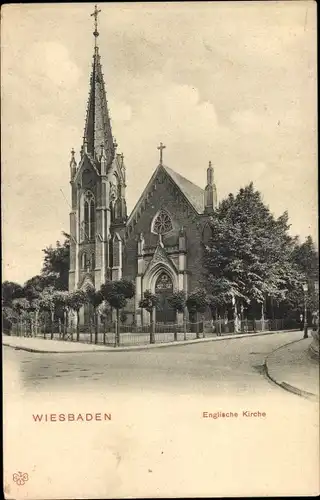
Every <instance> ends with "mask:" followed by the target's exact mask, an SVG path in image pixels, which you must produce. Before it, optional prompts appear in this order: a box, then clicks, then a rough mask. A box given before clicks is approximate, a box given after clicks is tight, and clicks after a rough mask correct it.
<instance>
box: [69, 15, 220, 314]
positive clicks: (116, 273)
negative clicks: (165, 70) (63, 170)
mask: <svg viewBox="0 0 320 500" xmlns="http://www.w3.org/2000/svg"><path fill="white" fill-rule="evenodd" d="M98 12H99V11H98V10H97V8H95V12H94V13H93V15H94V18H95V31H94V37H95V45H94V54H93V63H92V73H91V78H90V89H89V100H88V105H87V113H86V119H85V128H84V136H83V141H82V146H81V149H80V156H79V159H78V162H77V161H76V157H75V152H74V150H72V152H71V161H70V184H71V200H72V202H71V206H72V209H71V213H70V237H71V241H70V270H69V290H70V291H71V290H76V289H79V288H80V289H85V288H86V287H87V286H88V285H90V286H94V287H95V289H96V290H99V289H100V287H101V285H102V284H103V283H104V282H105V281H106V280H119V279H121V278H125V279H128V280H132V281H133V282H134V283H135V288H136V294H135V298H134V299H132V301H130V302H129V303H128V306H127V311H126V314H127V317H128V319H127V322H128V323H131V322H132V321H134V322H136V323H137V324H141V323H145V322H147V321H148V319H149V315H148V313H147V312H146V311H141V310H140V309H139V301H140V299H141V298H142V297H143V293H144V291H146V290H150V291H151V292H152V293H155V294H157V295H158V297H159V304H160V305H159V307H158V308H157V311H156V321H157V322H161V323H167V322H172V321H175V314H174V311H173V310H172V309H170V307H169V305H168V302H167V300H166V298H167V297H168V295H170V294H171V293H172V292H173V291H176V290H184V291H185V292H186V294H188V293H189V292H190V291H192V290H194V289H195V288H196V287H198V286H199V284H200V280H201V278H202V273H203V269H202V265H201V256H202V244H203V241H204V240H205V239H206V238H208V234H207V235H206V232H207V233H208V231H206V222H207V220H208V218H209V217H210V214H212V212H213V210H214V209H215V207H216V204H217V191H216V186H215V182H214V170H213V167H212V165H211V162H209V166H208V168H207V171H206V183H205V182H204V188H201V187H199V186H197V185H195V184H193V183H192V182H190V181H189V180H187V179H186V178H185V177H183V176H182V175H181V174H179V173H178V172H176V171H175V170H174V169H172V168H171V166H170V167H169V166H167V165H165V164H164V161H163V152H164V149H165V147H166V146H165V145H163V144H162V143H160V145H159V146H158V150H159V164H158V165H157V166H156V168H154V166H152V165H150V173H152V171H153V173H152V175H151V178H150V180H149V182H148V183H147V185H146V187H145V188H144V190H143V192H142V194H141V196H140V198H139V200H138V201H137V203H136V205H135V207H134V208H133V210H132V212H131V213H130V214H128V213H127V204H126V168H127V167H126V165H125V163H124V155H123V154H121V153H119V152H118V145H117V143H116V141H115V139H114V137H113V135H112V129H111V122H110V117H109V112H108V105H107V97H106V89H105V83H104V78H103V73H102V67H101V58H100V54H99V48H98V44H97V39H98V36H99V33H98V30H97V16H98ZM182 126H183V125H182ZM128 168H130V167H129V166H128ZM203 176H204V177H205V170H204V175H203ZM83 309H84V310H83V311H81V315H80V317H81V322H83V323H87V322H88V320H89V318H88V315H89V310H88V308H83Z"/></svg>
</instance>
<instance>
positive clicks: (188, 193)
mask: <svg viewBox="0 0 320 500" xmlns="http://www.w3.org/2000/svg"><path fill="white" fill-rule="evenodd" d="M166 181H167V182H168V190H169V191H171V192H172V193H173V194H174V196H175V198H177V200H178V201H179V202H181V203H183V202H184V203H186V204H187V206H188V208H189V209H190V210H191V212H193V213H194V214H199V213H203V209H204V206H203V205H204V191H203V189H201V188H200V187H199V186H196V185H195V184H193V183H192V182H190V181H188V179H185V178H184V177H183V176H181V175H180V174H177V173H176V172H175V171H174V170H172V169H169V167H164V166H162V165H159V166H158V167H157V169H156V170H155V172H154V173H153V175H152V177H151V179H150V180H149V182H148V184H147V186H146V188H145V189H144V191H143V193H142V195H141V196H140V198H139V200H138V202H137V203H136V206H135V207H134V209H133V210H132V212H131V214H130V216H129V219H128V225H130V224H131V223H133V224H134V223H135V221H136V220H137V219H138V218H139V216H140V214H141V212H142V211H143V210H144V209H145V207H146V205H147V204H148V201H149V198H150V197H151V196H152V195H153V193H154V192H155V191H156V189H157V185H159V184H163V183H164V182H166Z"/></svg>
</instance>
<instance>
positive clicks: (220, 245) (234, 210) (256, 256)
mask: <svg viewBox="0 0 320 500" xmlns="http://www.w3.org/2000/svg"><path fill="white" fill-rule="evenodd" d="M209 225H210V228H211V232H212V236H211V239H210V241H209V242H208V244H206V245H205V248H204V255H203V264H204V268H205V271H206V275H205V278H204V282H205V287H206V290H207V292H208V294H209V295H211V296H213V297H214V298H215V305H216V306H218V307H222V306H224V307H227V306H228V305H229V304H230V301H231V299H233V303H234V315H235V316H236V315H237V307H238V305H242V306H245V307H247V308H248V311H251V313H252V314H253V315H255V314H256V312H257V311H256V309H257V306H259V308H260V313H262V314H263V304H264V302H265V298H266V296H267V295H269V296H271V297H273V298H274V299H275V300H278V301H281V300H283V298H284V297H285V295H286V293H287V291H288V287H289V286H294V284H296V283H297V281H298V280H299V276H298V273H297V269H296V268H295V266H293V265H292V261H291V255H292V251H293V248H294V244H295V240H294V238H292V237H291V236H290V235H289V234H288V230H289V228H290V225H289V223H288V214H287V213H286V212H285V213H284V214H283V215H282V216H280V217H279V218H275V217H274V216H273V214H272V213H271V212H270V210H269V208H268V207H267V206H266V205H265V204H264V203H263V201H262V198H261V194H260V193H259V191H255V190H254V188H253V184H252V183H251V184H249V186H246V187H245V188H243V189H240V191H239V193H238V194H237V195H236V196H233V195H232V194H230V195H229V197H228V198H227V199H226V200H223V201H222V202H221V204H220V206H219V207H218V209H217V210H216V212H215V214H214V215H213V216H212V217H211V220H210V223H209Z"/></svg>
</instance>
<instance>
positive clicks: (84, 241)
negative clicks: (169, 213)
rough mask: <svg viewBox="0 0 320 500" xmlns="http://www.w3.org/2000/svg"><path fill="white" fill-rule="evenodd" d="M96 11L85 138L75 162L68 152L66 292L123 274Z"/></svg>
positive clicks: (123, 216) (121, 207) (123, 210)
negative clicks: (68, 198) (68, 212)
mask: <svg viewBox="0 0 320 500" xmlns="http://www.w3.org/2000/svg"><path fill="white" fill-rule="evenodd" d="M99 12H100V11H99V10H98V9H97V6H95V10H94V13H93V14H92V16H94V21H95V24H94V27H95V30H94V32H93V35H94V40H95V42H94V53H93V62H92V72H91V76H90V89H89V99H88V104H87V113H86V120H85V127H84V136H83V141H82V146H81V149H80V157H79V162H78V163H77V161H76V158H75V152H74V150H72V151H71V161H70V184H71V199H72V202H71V203H72V207H71V213H70V270H69V290H76V289H78V288H86V287H87V286H89V285H91V286H94V287H95V289H96V290H99V289H100V287H101V285H102V284H103V283H104V282H105V280H106V279H120V278H121V262H122V255H121V252H122V248H121V237H120V236H119V232H121V229H123V228H124V227H125V224H126V220H127V207H126V200H125V188H126V176H125V165H124V157H123V155H122V154H119V153H117V143H116V140H115V139H114V137H113V135H112V129H111V121H110V116H109V111H108V105H107V98H106V90H105V84H104V78H103V73H102V67H101V60H100V54H99V47H98V43H97V41H98V36H99V33H98V25H97V20H98V14H99Z"/></svg>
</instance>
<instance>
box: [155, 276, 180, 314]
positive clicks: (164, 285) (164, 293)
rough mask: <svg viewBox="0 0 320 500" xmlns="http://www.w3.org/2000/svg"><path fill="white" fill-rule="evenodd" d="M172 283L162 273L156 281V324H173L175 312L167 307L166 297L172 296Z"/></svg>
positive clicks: (168, 277)
mask: <svg viewBox="0 0 320 500" xmlns="http://www.w3.org/2000/svg"><path fill="white" fill-rule="evenodd" d="M172 292H173V283H172V279H171V278H170V276H169V275H168V274H167V273H165V272H162V273H161V274H160V275H159V276H158V278H157V281H156V285H155V294H156V296H157V297H158V305H157V307H156V322H157V323H174V322H175V319H176V318H175V316H176V314H175V310H174V309H173V308H172V307H171V306H170V305H169V303H168V297H169V296H170V295H172Z"/></svg>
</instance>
